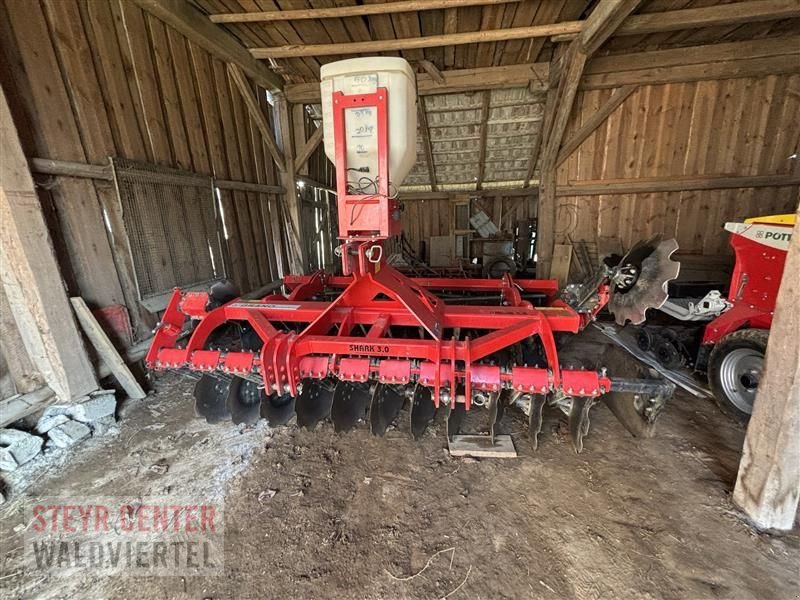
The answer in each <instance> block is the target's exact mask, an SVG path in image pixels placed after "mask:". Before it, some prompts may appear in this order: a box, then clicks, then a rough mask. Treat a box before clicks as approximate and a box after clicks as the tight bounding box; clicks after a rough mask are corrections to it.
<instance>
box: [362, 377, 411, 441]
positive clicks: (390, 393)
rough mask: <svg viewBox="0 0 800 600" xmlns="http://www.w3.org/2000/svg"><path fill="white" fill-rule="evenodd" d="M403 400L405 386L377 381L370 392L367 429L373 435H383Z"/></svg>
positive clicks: (401, 405) (401, 406)
mask: <svg viewBox="0 0 800 600" xmlns="http://www.w3.org/2000/svg"><path fill="white" fill-rule="evenodd" d="M404 400H405V388H404V387H402V386H397V385H385V384H382V383H379V384H378V385H376V386H375V391H374V392H373V393H372V402H371V404H370V407H369V429H370V431H371V432H372V434H373V435H383V434H384V433H386V429H388V427H389V425H391V424H392V421H394V419H395V417H397V414H398V413H399V412H400V409H401V408H403V402H404Z"/></svg>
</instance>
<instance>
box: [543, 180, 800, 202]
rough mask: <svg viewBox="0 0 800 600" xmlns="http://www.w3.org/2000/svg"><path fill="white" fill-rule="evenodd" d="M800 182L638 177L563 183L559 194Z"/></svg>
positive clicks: (702, 188)
mask: <svg viewBox="0 0 800 600" xmlns="http://www.w3.org/2000/svg"><path fill="white" fill-rule="evenodd" d="M793 185H800V175H744V176H726V175H707V176H702V175H697V176H695V175H689V176H685V175H675V176H672V177H641V178H638V179H604V180H596V181H580V182H575V183H571V184H570V185H560V186H558V188H557V189H556V196H559V197H564V196H606V195H614V194H651V193H657V192H682V191H687V190H730V189H742V188H759V187H785V186H793Z"/></svg>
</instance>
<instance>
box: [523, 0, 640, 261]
mask: <svg viewBox="0 0 800 600" xmlns="http://www.w3.org/2000/svg"><path fill="white" fill-rule="evenodd" d="M640 1H641V0H606V2H600V3H598V4H596V5H595V7H594V10H592V12H591V14H590V15H589V17H588V18H587V19H586V20H585V21H584V22H583V27H582V29H581V32H580V35H579V36H578V37H577V38H576V39H574V40H573V41H572V42H571V43H570V45H569V48H568V49H567V51H566V54H565V55H564V56H563V61H564V62H563V63H562V65H561V68H557V67H556V66H555V65H551V68H550V81H551V90H550V92H548V97H547V106H548V109H549V111H552V112H550V114H548V115H546V117H545V119H546V120H545V123H546V125H547V127H546V128H544V129H543V134H544V138H543V142H542V166H541V176H540V184H539V185H540V194H539V221H538V226H537V238H536V240H537V242H536V250H537V254H538V255H539V260H538V263H537V265H536V276H537V277H549V273H550V266H551V264H552V259H553V248H554V245H555V241H556V240H555V223H556V213H557V210H558V207H557V203H556V191H555V187H556V179H557V177H556V171H557V169H558V162H557V159H558V154H559V151H560V149H561V143H562V141H563V138H564V133H565V132H566V130H567V124H568V123H569V118H570V116H571V114H572V106H573V104H574V102H575V96H576V95H577V93H578V86H579V85H580V82H581V77H582V76H583V69H584V67H585V66H586V62H587V61H588V60H589V58H590V57H591V56H592V54H594V52H596V51H597V49H598V48H600V46H602V45H603V44H604V43H605V41H606V40H607V39H608V38H609V37H610V36H611V35H612V34H613V33H614V31H615V30H616V29H618V28H619V26H620V25H621V24H622V22H623V21H624V20H625V19H626V18H627V17H628V15H630V14H631V12H633V10H634V9H635V8H636V6H637V5H638V4H639V2H640ZM556 81H557V83H558V88H557V90H556V92H555V94H553V93H552V88H553V86H554V85H555V83H556Z"/></svg>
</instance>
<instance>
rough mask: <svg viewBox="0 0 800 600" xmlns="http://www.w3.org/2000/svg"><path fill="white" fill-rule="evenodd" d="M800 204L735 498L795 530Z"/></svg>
mask: <svg viewBox="0 0 800 600" xmlns="http://www.w3.org/2000/svg"><path fill="white" fill-rule="evenodd" d="M797 273H800V208H798V211H797V224H796V225H795V227H794V232H793V235H792V241H791V243H790V246H789V253H788V256H787V257H786V267H785V268H784V270H783V279H782V281H781V285H780V290H779V292H778V300H777V304H776V307H775V318H774V321H773V322H772V328H771V329H770V332H769V342H768V344H767V355H766V363H765V370H764V374H763V377H762V379H761V381H760V382H759V384H758V394H757V395H756V401H755V404H754V405H753V414H752V416H751V417H750V422H749V424H748V426H747V436H746V437H745V440H744V449H743V452H742V459H741V462H740V463H739V475H738V477H737V480H736V487H735V488H734V490H733V502H734V503H735V504H736V505H738V506H739V507H740V508H741V509H742V510H744V512H745V514H746V515H747V517H748V518H749V519H750V520H751V521H752V522H753V523H754V524H755V526H756V527H758V528H759V529H767V530H790V529H792V528H793V527H794V523H795V516H796V515H797V507H798V500H799V499H800V335H798V333H799V332H800V311H798V310H797V306H798V304H800V281H799V280H798V278H797Z"/></svg>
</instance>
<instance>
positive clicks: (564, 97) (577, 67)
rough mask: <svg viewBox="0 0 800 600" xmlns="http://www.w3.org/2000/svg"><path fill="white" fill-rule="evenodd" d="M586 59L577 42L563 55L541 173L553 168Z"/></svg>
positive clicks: (546, 136)
mask: <svg viewBox="0 0 800 600" xmlns="http://www.w3.org/2000/svg"><path fill="white" fill-rule="evenodd" d="M587 59H588V56H587V54H586V53H585V52H584V51H583V50H582V48H581V46H580V44H579V42H578V41H577V40H576V41H574V42H572V43H571V44H570V46H569V48H568V50H567V53H566V54H565V55H564V60H565V66H564V68H563V72H562V74H561V77H560V78H559V82H558V91H557V92H556V96H555V103H554V109H555V113H554V114H553V116H552V120H551V122H550V127H549V129H548V131H547V132H546V135H545V143H544V146H543V148H544V151H543V153H542V172H543V173H544V172H545V171H549V170H551V169H553V168H554V167H555V160H556V157H557V155H558V151H559V148H560V147H561V140H562V138H563V137H564V132H565V131H566V129H567V123H568V122H569V117H570V115H571V114H572V105H573V104H574V102H575V95H576V94H577V93H578V85H579V83H580V80H581V75H582V74H583V67H584V65H585V64H586V60H587Z"/></svg>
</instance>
